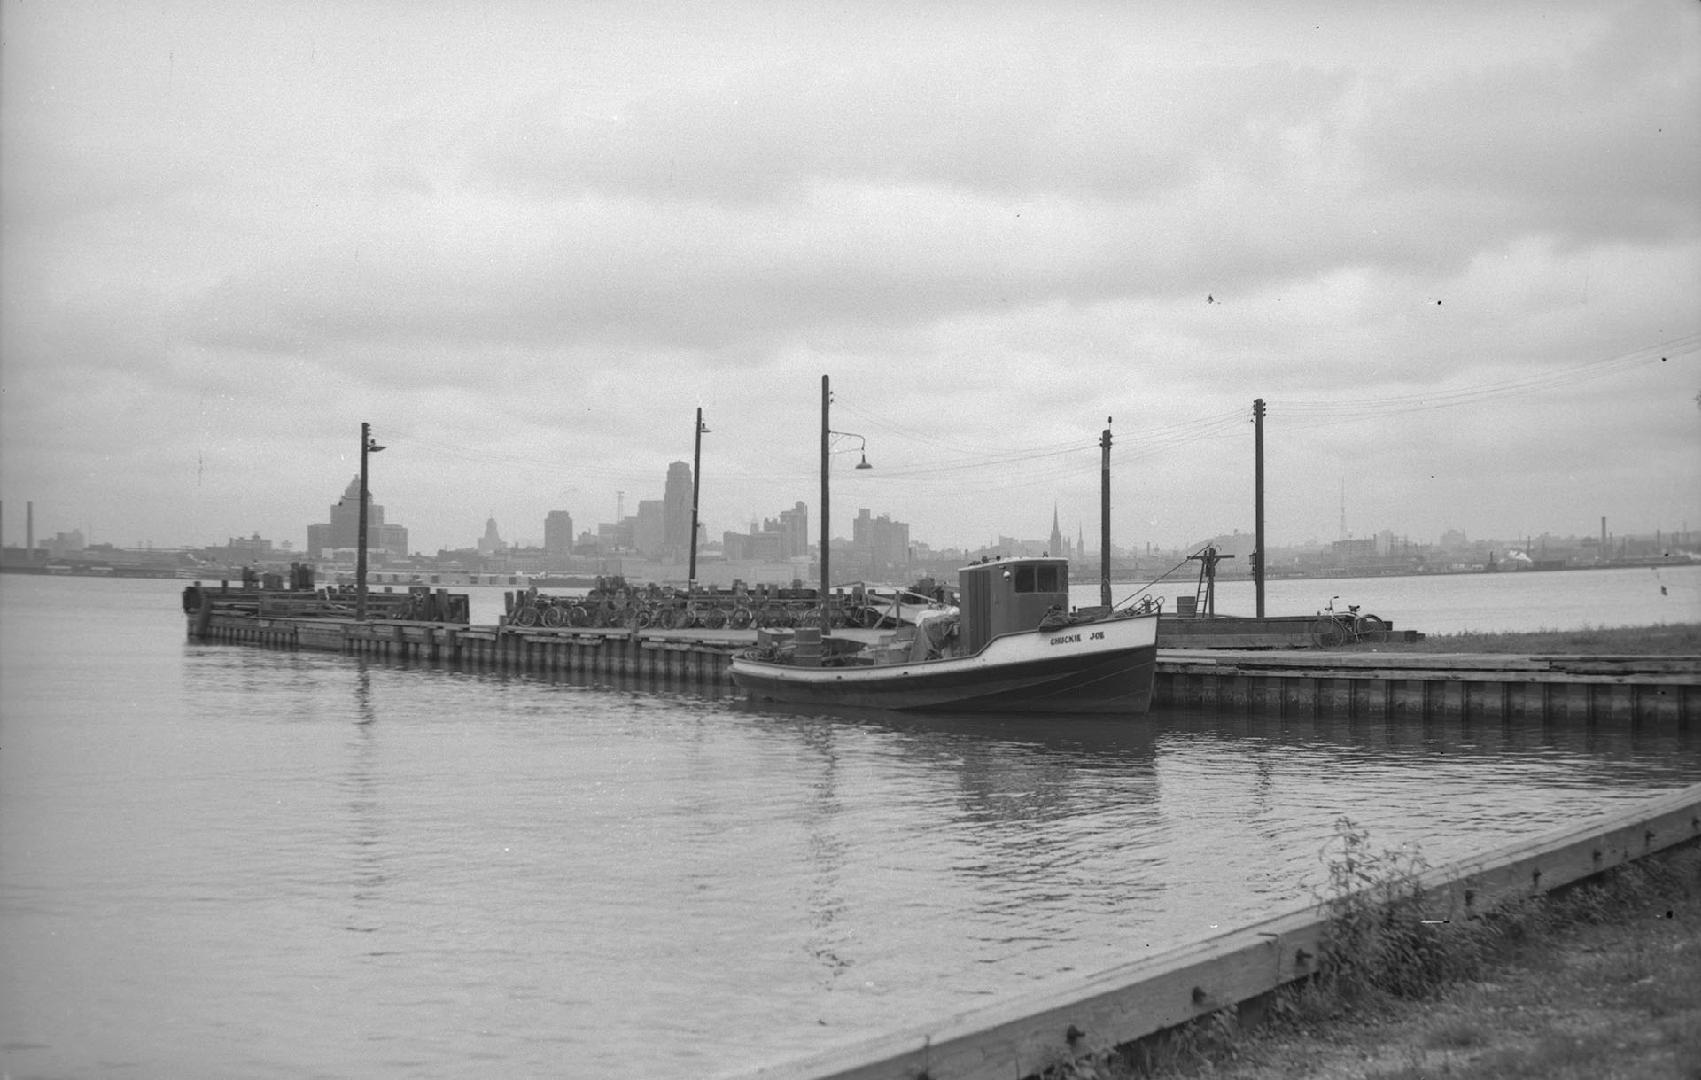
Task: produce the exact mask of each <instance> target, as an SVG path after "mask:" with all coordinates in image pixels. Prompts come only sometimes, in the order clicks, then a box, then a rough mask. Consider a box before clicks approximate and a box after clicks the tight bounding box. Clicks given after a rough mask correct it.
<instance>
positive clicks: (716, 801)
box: [0, 567, 1701, 1078]
mask: <svg viewBox="0 0 1701 1080" xmlns="http://www.w3.org/2000/svg"><path fill="white" fill-rule="evenodd" d="M1503 578H1504V579H1505V580H1510V581H1513V582H1515V583H1516V582H1518V581H1520V580H1522V581H1523V584H1522V585H1518V586H1517V587H1518V588H1521V589H1522V590H1523V591H1522V592H1518V593H1516V594H1514V593H1512V592H1510V591H1507V592H1500V593H1495V594H1492V595H1491V596H1489V597H1488V598H1486V599H1484V598H1482V597H1480V596H1478V597H1476V598H1474V599H1473V597H1472V596H1471V595H1469V594H1467V593H1466V592H1465V591H1464V588H1465V586H1466V585H1468V586H1470V587H1472V588H1477V589H1505V588H1508V587H1506V586H1502V585H1501V584H1499V582H1500V580H1501V579H1499V578H1496V579H1487V578H1483V577H1473V578H1460V579H1448V578H1436V579H1398V580H1394V581H1390V580H1389V579H1370V580H1365V581H1354V582H1340V583H1320V582H1280V583H1272V585H1273V586H1275V587H1276V588H1279V589H1282V590H1286V589H1288V588H1289V587H1292V589H1293V590H1294V591H1293V592H1292V594H1291V595H1289V594H1287V593H1285V592H1284V593H1281V594H1278V593H1277V592H1276V591H1275V589H1273V590H1272V594H1271V598H1272V607H1273V608H1275V609H1276V610H1277V611H1279V612H1281V613H1289V612H1291V611H1293V610H1307V611H1309V610H1315V608H1316V607H1318V606H1321V604H1322V603H1323V602H1325V601H1326V600H1327V599H1328V597H1329V596H1331V595H1335V594H1340V595H1342V596H1343V597H1345V598H1346V599H1349V600H1351V601H1352V602H1354V603H1364V604H1365V605H1366V609H1367V610H1375V611H1376V612H1377V613H1378V614H1381V615H1383V616H1384V617H1385V618H1390V619H1392V620H1394V621H1395V623H1396V625H1398V626H1401V627H1411V628H1413V629H1425V630H1430V631H1433V632H1445V631H1450V630H1454V629H1470V628H1480V629H1542V628H1547V629H1565V628H1571V627H1575V626H1583V625H1596V626H1603V625H1621V624H1624V623H1640V622H1655V621H1668V622H1675V621H1694V620H1696V619H1697V618H1701V603H1698V599H1697V598H1698V595H1701V568H1693V567H1692V568H1683V569H1665V568H1663V569H1662V570H1661V571H1659V573H1658V574H1657V575H1656V574H1654V573H1652V572H1649V571H1603V572H1598V573H1596V572H1590V573H1562V574H1527V575H1504V576H1503ZM1656 578H1657V581H1655V584H1654V586H1653V587H1649V586H1648V582H1649V581H1650V580H1654V579H1656ZM1453 582H1458V583H1460V585H1459V588H1460V592H1458V593H1457V594H1453V595H1446V594H1445V590H1446V589H1448V588H1453V585H1452V584H1451V583H1453ZM1437 583H1443V584H1441V585H1437ZM181 585H182V583H181V582H173V581H122V580H99V579H74V578H73V579H65V578H59V579H53V578H39V577H25V576H21V575H10V574H9V575H0V1071H3V1072H4V1073H5V1074H6V1075H9V1076H13V1077H26V1076H30V1077H87V1076H106V1075H112V1076H119V1075H121V1076H126V1077H153V1076H212V1075H217V1076H221V1077H272V1076H276V1077H300V1076H322V1077H345V1076H346V1077H380V1078H388V1077H411V1076H420V1075H433V1076H436V1075H448V1074H461V1075H501V1076H599V1077H600V1076H607V1075H624V1076H639V1077H658V1076H681V1077H685V1076H702V1075H713V1074H726V1073H736V1072H738V1071H740V1070H742V1069H747V1068H751V1067H754V1066H756V1065H759V1064H762V1063H766V1062H773V1061H778V1060H782V1059H784V1058H787V1057H790V1056H794V1055H796V1054H800V1053H807V1052H811V1051H816V1050H821V1049H824V1048H827V1047H829V1046H832V1045H835V1044H838V1043H842V1042H847V1041H854V1040H856V1039H858V1038H861V1037H865V1036H869V1035H873V1034H876V1033H879V1032H881V1031H883V1030H886V1029H889V1028H891V1027H893V1026H896V1025H899V1024H909V1023H914V1022H916V1021H918V1020H920V1019H922V1018H924V1017H926V1016H928V1015H934V1014H942V1013H945V1012H949V1011H955V1010H959V1009H962V1008H965V1007H970V1006H973V1005H976V1004H980V1003H984V1002H988V1001H991V1000H994V999H996V998H997V997H999V996H1002V995H1009V994H1015V993H1021V992H1024V991H1028V990H1033V989H1037V988H1039V987H1042V986H1044V985H1046V984H1047V983H1048V982H1050V981H1054V980H1058V979H1062V978H1066V977H1068V976H1070V975H1071V974H1075V973H1080V972H1085V971H1092V970H1096V969H1100V968H1104V967H1108V966H1110V965H1113V964H1116V963H1119V962H1123V961H1126V960H1129V959H1131V958H1134V957H1138V956H1139V955H1141V954H1142V953H1144V952H1145V951H1147V950H1150V949H1157V948H1163V947H1167V946H1169V945H1172V944H1176V943H1180V942H1185V941H1189V940H1197V939H1199V938H1203V937H1206V936H1209V935H1210V934H1212V933H1213V932H1215V931H1217V930H1220V929H1227V928H1230V927H1233V926H1236V925H1238V924H1241V923H1244V922H1247V921H1250V920H1252V919H1255V918H1259V917H1262V916H1264V915H1266V914H1269V913H1271V912H1273V911H1276V910H1285V909H1289V908H1292V907H1295V906H1297V905H1303V904H1304V903H1306V902H1307V901H1308V900H1309V899H1310V898H1311V895H1312V894H1311V891H1310V890H1311V888H1312V887H1313V886H1315V885H1316V884H1318V883H1320V882H1321V880H1322V878H1323V863H1322V861H1321V859H1320V852H1321V851H1323V850H1324V849H1325V848H1326V847H1327V846H1328V844H1329V843H1330V841H1331V838H1332V837H1334V836H1335V835H1336V834H1337V829H1338V827H1339V826H1338V821H1339V819H1341V818H1342V817H1347V818H1350V819H1352V820H1353V821H1354V822H1356V823H1358V825H1360V826H1362V827H1363V828H1365V829H1368V830H1369V832H1370V834H1371V837H1372V842H1373V845H1374V846H1377V847H1395V846H1399V845H1407V844H1409V845H1417V846H1418V847H1419V849H1420V850H1421V853H1422V855H1423V856H1424V857H1425V858H1427V859H1428V860H1429V861H1431V862H1437V863H1439V862H1445V861H1448V860H1450V859H1453V858H1457V857H1463V856H1466V855H1469V854H1471V853H1473V852H1475V851H1479V850H1482V849H1484V848H1488V847H1493V846H1498V845H1500V844H1504V843H1506V842H1508V841H1509V840H1512V839H1515V838H1518V837H1521V836H1533V835H1538V834H1540V833H1543V832H1546V831H1549V830H1552V829H1554V828H1556V827H1561V826H1570V825H1573V824H1576V823H1578V822H1579V821H1582V820H1585V819H1587V818H1589V817H1591V816H1596V815H1601V814H1605V813H1607V812H1610V811H1611V810H1613V809H1615V808H1617V807H1621V806H1623V805H1625V804H1626V803H1627V802H1629V801H1633V800H1638V799H1643V798H1646V797H1647V796H1649V795H1652V794H1657V793H1662V792H1668V791H1672V790H1675V789H1677V788H1680V787H1683V786H1686V785H1688V784H1691V783H1695V782H1697V781H1698V780H1701V734H1698V733H1695V732H1685V731H1680V730H1637V731H1628V730H1603V729H1598V728H1597V729H1595V730H1590V731H1562V730H1553V729H1531V728H1522V727H1505V726H1500V725H1492V726H1482V725H1457V724H1454V725H1448V724H1443V723H1425V724H1421V725H1416V726H1401V725H1398V724H1393V723H1376V724H1365V723H1359V722H1345V721H1342V722H1294V721H1291V720H1249V719H1246V718H1224V717H1215V716H1210V715H1197V714H1183V713H1159V714H1155V715H1154V716H1152V717H1150V718H1149V719H1148V720H1147V721H1144V722H1139V723H1131V722H1125V721H1106V720H1089V721H1084V722H1083V721H1073V720H1071V721H1056V720H1037V719H1034V718H1030V717H1020V716H1006V717H991V718H986V719H974V720H968V719H953V718H947V717H930V716H912V715H898V714H868V713H863V714H856V715H832V714H820V713H810V712H798V711H794V710H786V709H779V708H758V707H753V706H751V705H748V704H746V703H744V702H742V701H740V700H738V699H737V698H735V697H733V696H730V695H729V696H719V697H717V696H687V695H678V694H653V693H646V692H641V691H635V690H631V689H619V688H606V687H604V688H599V687H595V686H585V685H576V684H573V683H569V682H562V681H552V680H549V679H546V678H541V677H531V676H518V675H504V674H497V673H463V672H456V671H449V670H442V669H433V668H421V667H414V668H408V667H402V666H391V665H384V664H377V663H371V662H367V661H364V660H361V659H358V658H353V657H344V656H337V655H328V654H314V653H288V652H276V651H268V650H262V649H248V648H242V647H233V646H219V645H197V644H194V643H189V642H186V641H185V640H184V638H185V634H184V624H183V620H182V618H181V616H180V614H179V612H178V608H177V592H178V589H179V588H180V587H181ZM1661 585H1663V586H1664V587H1665V592H1664V593H1663V594H1662V593H1660V592H1659V586H1661ZM1438 589H1440V590H1441V595H1439V598H1438V593H1437V590H1438ZM1233 590H1234V586H1228V587H1227V588H1226V590H1225V591H1226V593H1227V595H1226V596H1225V594H1224V593H1219V605H1218V606H1219V610H1227V611H1236V612H1239V606H1229V605H1240V604H1241V600H1242V599H1246V603H1245V604H1244V605H1243V606H1245V607H1246V608H1247V609H1248V611H1247V612H1246V613H1249V608H1250V600H1249V597H1250V590H1249V587H1248V591H1247V598H1239V597H1236V596H1235V595H1234V592H1233ZM1159 591H1164V592H1167V593H1169V594H1173V593H1175V592H1177V591H1190V590H1178V589H1175V588H1173V587H1160V589H1159ZM1117 595H1118V596H1119V597H1120V596H1121V595H1122V592H1121V591H1120V590H1119V591H1118V592H1117ZM1277 595H1281V596H1282V597H1283V599H1282V601H1281V606H1279V607H1277V605H1276V604H1275V598H1276V596H1277ZM1579 596H1589V597H1594V598H1595V600H1594V602H1592V603H1591V604H1589V605H1588V610H1586V611H1583V612H1581V613H1579V612H1578V611H1577V609H1576V600H1577V598H1578V597H1579ZM1654 596H1659V597H1662V598H1663V600H1665V601H1669V604H1668V605H1667V606H1666V607H1665V608H1659V607H1657V605H1658V604H1659V603H1660V602H1661V601H1657V600H1654V599H1652V597H1654ZM475 602H476V603H477V604H478V605H480V606H479V607H478V608H475V620H477V621H494V614H495V611H496V610H499V605H500V590H491V591H488V592H484V593H481V594H479V595H478V596H477V597H476V600H475ZM1473 604H1476V605H1478V606H1477V607H1473V606H1472V605H1473ZM492 605H495V607H494V608H492ZM1614 605H1617V606H1614ZM1683 605H1687V607H1684V606H1683ZM1477 610H1480V611H1483V612H1484V613H1485V614H1483V615H1482V616H1480V618H1482V619H1489V620H1494V621H1492V622H1482V623H1479V624H1475V625H1473V619H1475V618H1478V617H1477V616H1472V615H1471V614H1470V612H1472V611H1477ZM1620 610H1623V611H1626V612H1629V614H1625V615H1619V614H1617V612H1619V611H1620ZM1637 612H1657V613H1658V614H1659V615H1660V616H1661V617H1644V616H1641V615H1638V614H1636V613H1637ZM1448 617H1451V618H1454V619H1456V620H1457V622H1449V621H1445V619H1446V618H1448ZM1501 620H1505V621H1501Z"/></svg>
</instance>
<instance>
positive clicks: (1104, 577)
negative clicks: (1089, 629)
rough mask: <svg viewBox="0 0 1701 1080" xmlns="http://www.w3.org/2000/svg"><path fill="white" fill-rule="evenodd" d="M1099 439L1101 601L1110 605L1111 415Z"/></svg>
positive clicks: (1106, 605) (1106, 418)
mask: <svg viewBox="0 0 1701 1080" xmlns="http://www.w3.org/2000/svg"><path fill="white" fill-rule="evenodd" d="M1104 422H1105V429H1104V435H1103V436H1101V437H1100V439H1099V448H1100V449H1101V451H1102V453H1101V454H1100V464H1099V603H1100V604H1103V605H1104V606H1105V607H1106V608H1109V607H1110V417H1108V416H1107V417H1105V418H1104Z"/></svg>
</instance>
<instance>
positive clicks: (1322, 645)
mask: <svg viewBox="0 0 1701 1080" xmlns="http://www.w3.org/2000/svg"><path fill="white" fill-rule="evenodd" d="M1346 640H1347V632H1346V629H1345V628H1344V627H1342V626H1341V624H1340V623H1339V622H1336V621H1335V620H1334V619H1331V618H1329V617H1327V616H1324V617H1323V618H1320V619H1318V620H1317V621H1316V622H1314V623H1312V624H1311V643H1312V644H1313V645H1315V646H1317V647H1318V648H1319V649H1333V648H1335V647H1336V646H1338V645H1340V644H1341V643H1342V642H1344V641H1346Z"/></svg>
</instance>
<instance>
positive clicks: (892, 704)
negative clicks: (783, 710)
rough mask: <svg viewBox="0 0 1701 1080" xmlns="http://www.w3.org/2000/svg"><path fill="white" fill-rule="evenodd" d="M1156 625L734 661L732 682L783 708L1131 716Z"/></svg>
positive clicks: (1144, 695)
mask: <svg viewBox="0 0 1701 1080" xmlns="http://www.w3.org/2000/svg"><path fill="white" fill-rule="evenodd" d="M1156 665H1157V620H1156V619H1155V618H1132V619H1113V620H1107V621H1105V622H1101V623H1086V624H1081V625H1079V626H1071V627H1067V628H1064V629H1060V630H1036V631H1029V632H1025V633H1020V634H1006V635H1004V636H1002V637H999V638H997V639H995V640H994V641H992V642H991V643H990V644H988V645H987V647H986V648H985V649H983V650H981V652H979V653H977V654H975V655H973V656H967V657H959V658H951V659H941V660H926V661H919V662H911V663H898V664H888V665H848V666H843V667H837V666H804V665H798V664H791V663H781V662H775V661H771V660H764V659H759V658H757V657H754V656H752V655H749V654H741V655H739V656H737V657H734V659H733V661H732V677H733V681H734V682H735V683H736V684H737V685H738V686H739V687H740V688H741V689H743V690H744V691H746V692H747V693H748V694H749V695H750V696H751V697H754V698H759V699H765V700H770V701H779V702H785V703H788V704H809V705H825V706H852V707H857V708H874V709H930V710H939V711H955V712H990V711H1006V712H1047V713H1094V714H1105V713H1121V714H1130V715H1133V714H1140V713H1144V712H1146V711H1147V710H1148V709H1149V708H1150V707H1151V701H1152V680H1153V677H1154V674H1155V672H1156Z"/></svg>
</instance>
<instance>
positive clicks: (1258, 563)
mask: <svg viewBox="0 0 1701 1080" xmlns="http://www.w3.org/2000/svg"><path fill="white" fill-rule="evenodd" d="M1252 582H1253V590H1254V595H1255V597H1256V598H1257V614H1258V617H1259V618H1260V619H1262V618H1263V617H1264V399H1263V398H1256V399H1254V400H1253V402H1252Z"/></svg>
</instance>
